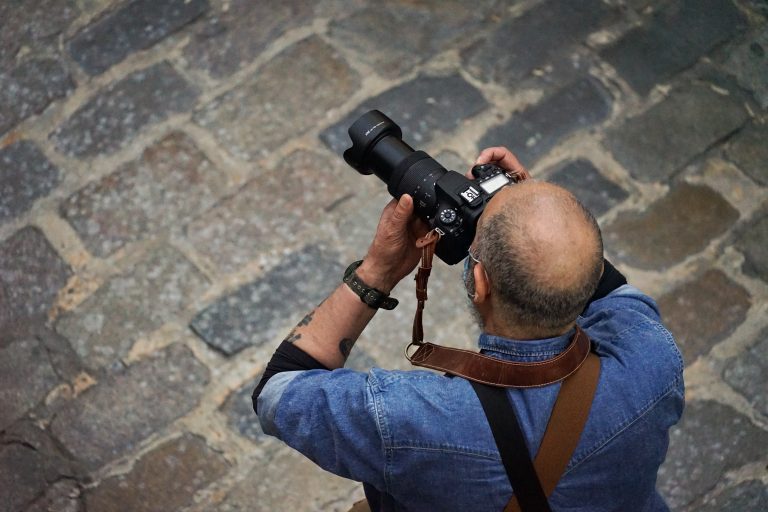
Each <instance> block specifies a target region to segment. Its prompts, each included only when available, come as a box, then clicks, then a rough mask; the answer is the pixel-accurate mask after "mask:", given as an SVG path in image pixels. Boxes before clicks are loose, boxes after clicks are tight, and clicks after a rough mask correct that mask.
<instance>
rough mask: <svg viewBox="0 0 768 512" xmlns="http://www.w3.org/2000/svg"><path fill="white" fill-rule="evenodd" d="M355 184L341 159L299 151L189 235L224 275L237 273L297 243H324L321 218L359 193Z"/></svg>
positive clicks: (193, 227)
mask: <svg viewBox="0 0 768 512" xmlns="http://www.w3.org/2000/svg"><path fill="white" fill-rule="evenodd" d="M344 167H346V168H344ZM357 179H358V178H357V173H356V172H355V171H354V170H352V168H349V167H347V166H346V164H344V163H343V161H342V160H341V159H340V158H339V159H337V161H333V160H332V159H331V158H330V157H329V155H328V154H327V153H325V152H323V153H320V152H317V151H305V150H298V151H295V152H293V153H291V154H290V155H288V156H287V157H286V158H285V159H283V160H281V161H280V163H279V164H278V165H277V166H276V167H275V168H274V169H269V170H265V171H263V172H262V173H261V174H259V175H258V176H257V177H256V178H254V179H253V180H251V181H250V182H249V183H247V184H246V185H245V186H244V187H243V188H242V189H241V190H239V191H238V192H237V194H235V195H234V196H232V197H230V198H227V199H225V200H223V201H221V202H220V203H218V204H217V205H216V206H215V207H214V208H212V209H211V210H209V211H207V212H206V213H204V214H203V215H201V216H200V217H199V218H197V219H195V220H194V221H193V222H191V223H190V224H189V225H187V227H186V234H187V237H188V238H189V240H190V241H191V242H192V243H193V244H194V246H195V247H196V248H197V250H199V251H200V252H201V253H203V254H205V255H206V256H207V257H208V258H209V259H211V261H213V262H214V263H215V264H216V265H217V266H218V267H219V268H220V269H221V270H222V271H224V272H234V271H237V270H238V269H239V268H241V267H242V266H243V265H245V264H246V263H248V262H249V261H252V260H253V259H255V258H256V257H258V256H259V254H264V253H266V252H268V251H270V250H278V249H280V248H282V247H283V246H285V245H288V244H291V243H292V242H293V241H294V240H296V239H297V238H301V239H304V240H309V239H312V238H317V237H320V238H322V237H323V236H324V234H323V218H324V217H325V216H326V214H327V212H328V211H330V210H332V209H334V208H335V205H337V204H338V203H339V202H343V201H345V199H346V198H348V197H350V196H351V195H352V194H354V193H356V192H358V191H359V189H360V187H359V186H356V185H359V184H358V183H355V180H357Z"/></svg>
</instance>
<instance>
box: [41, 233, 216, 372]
mask: <svg viewBox="0 0 768 512" xmlns="http://www.w3.org/2000/svg"><path fill="white" fill-rule="evenodd" d="M207 284H208V283H207V280H206V278H205V277H204V276H203V275H202V274H201V273H200V271H199V270H197V269H196V268H195V267H194V265H192V263H190V262H189V261H188V260H187V259H186V258H184V256H183V255H181V254H180V253H179V252H178V251H177V250H175V249H172V248H171V247H168V246H161V247H159V248H158V249H155V250H154V251H153V252H152V253H150V254H149V255H148V256H147V257H146V258H145V259H144V260H143V261H142V262H140V263H138V264H137V265H135V266H134V267H133V268H131V269H129V270H127V271H126V272H125V273H123V274H122V275H118V276H115V277H113V278H111V279H110V280H109V281H107V282H106V283H105V284H104V285H102V286H101V288H99V289H98V290H97V291H96V292H95V293H94V294H93V295H91V296H90V297H88V299H86V300H85V301H84V302H83V303H82V304H80V305H79V306H78V307H77V308H76V309H75V310H74V311H71V312H68V313H65V314H64V315H62V316H61V317H59V319H58V320H57V322H56V330H57V331H58V332H59V333H61V334H62V335H63V336H65V337H67V338H68V339H69V340H70V342H71V343H72V346H73V348H74V349H75V351H76V352H77V354H78V355H79V356H80V357H81V358H82V360H83V361H84V362H85V363H86V364H87V365H88V366H89V367H91V368H99V367H102V366H106V365H109V364H111V363H114V362H115V361H117V360H119V359H120V358H122V357H124V356H125V355H127V354H128V352H129V351H130V349H131V347H132V346H133V343H134V342H135V341H136V340H137V339H139V338H141V337H142V336H146V335H148V334H149V333H151V332H152V331H154V330H155V329H157V328H158V327H160V326H161V325H163V323H164V322H165V321H167V320H168V319H169V318H170V317H172V316H173V315H175V314H177V313H179V312H181V311H182V310H183V309H184V307H185V306H186V305H187V304H188V303H189V302H190V301H191V300H192V299H193V298H195V297H196V296H197V295H198V294H200V293H202V291H203V290H204V289H205V287H206V286H207Z"/></svg>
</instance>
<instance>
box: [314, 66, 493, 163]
mask: <svg viewBox="0 0 768 512" xmlns="http://www.w3.org/2000/svg"><path fill="white" fill-rule="evenodd" d="M487 107H488V102H487V101H486V99H485V98H484V97H483V95H482V93H481V92H480V91H478V90H477V89H476V88H475V87H474V86H472V85H471V84H470V83H469V82H467V81H466V80H464V78H462V77H461V76H460V75H458V74H450V75H444V76H430V75H425V74H422V75H419V76H418V77H416V78H415V79H413V80H411V81H409V82H406V83H404V84H402V85H398V86H396V87H393V88H392V89H389V90H388V91H385V92H383V93H381V94H379V95H378V96H375V97H373V98H370V99H367V100H365V101H364V102H363V103H361V104H360V105H358V106H357V107H355V109H354V110H352V112H350V113H349V114H348V115H347V116H346V117H344V119H342V120H341V121H340V122H338V123H336V124H334V125H333V126H331V127H329V128H328V129H326V130H324V131H323V132H322V133H321V134H320V139H321V140H322V141H323V142H324V143H325V144H326V145H327V146H328V147H329V148H330V149H331V151H333V152H334V153H335V154H338V155H341V154H342V152H343V151H344V150H345V149H347V148H348V147H349V146H350V142H349V135H348V133H347V130H348V129H349V127H350V126H351V125H352V123H354V122H355V121H356V120H357V118H358V117H360V115H362V114H364V113H365V112H367V111H369V110H372V109H378V110H381V111H382V112H383V113H384V114H385V115H387V116H388V117H389V118H390V119H392V120H393V121H394V122H395V123H397V124H398V125H399V126H400V128H402V130H403V140H405V142H407V143H408V144H409V145H410V146H412V147H413V148H414V149H419V148H423V147H424V146H425V145H426V144H428V143H429V142H430V141H431V140H433V138H434V136H435V135H436V134H437V133H439V132H443V133H451V132H453V131H454V130H456V129H457V128H458V127H460V126H461V123H462V122H463V121H464V120H466V119H469V118H471V117H472V116H474V115H476V114H478V113H480V112H482V111H483V110H485V109H486V108H487Z"/></svg>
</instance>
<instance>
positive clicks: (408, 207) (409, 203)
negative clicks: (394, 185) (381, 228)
mask: <svg viewBox="0 0 768 512" xmlns="http://www.w3.org/2000/svg"><path fill="white" fill-rule="evenodd" d="M412 214H413V199H412V198H411V196H409V195H408V194H403V195H401V196H400V200H399V201H398V202H397V206H395V211H394V213H393V214H392V221H393V222H394V223H395V224H397V225H399V226H405V225H406V224H407V223H408V220H409V219H410V218H411V215H412Z"/></svg>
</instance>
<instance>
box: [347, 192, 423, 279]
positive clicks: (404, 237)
mask: <svg viewBox="0 0 768 512" xmlns="http://www.w3.org/2000/svg"><path fill="white" fill-rule="evenodd" d="M428 232H429V226H428V225H427V224H426V223H425V222H424V221H422V220H421V219H419V218H417V217H416V216H414V215H413V199H412V198H411V196H409V195H408V194H403V195H402V196H400V201H396V200H395V199H393V200H392V201H390V202H389V204H388V205H387V206H386V207H385V208H384V211H383V212H382V214H381V219H380V220H379V226H378V227H377V228H376V235H375V237H374V239H373V242H372V243H371V246H370V247H369V248H368V254H367V255H366V256H365V259H363V264H362V265H360V267H359V268H358V269H357V275H359V276H360V279H362V280H363V282H365V283H366V284H367V285H369V286H373V287H374V288H377V289H379V290H381V291H382V292H384V293H389V292H390V291H391V290H392V288H394V287H395V285H396V284H397V283H399V282H400V280H401V279H403V278H404V277H405V276H407V275H408V274H410V273H411V272H412V271H413V269H414V268H416V265H417V264H418V263H419V258H420V256H421V250H420V249H417V248H416V240H417V239H419V238H420V237H422V236H424V235H426V234H427V233H428Z"/></svg>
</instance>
